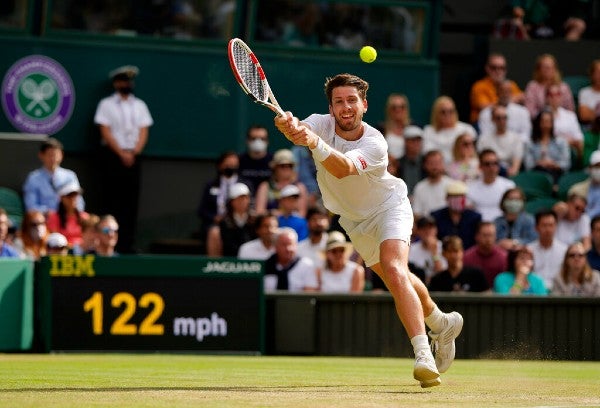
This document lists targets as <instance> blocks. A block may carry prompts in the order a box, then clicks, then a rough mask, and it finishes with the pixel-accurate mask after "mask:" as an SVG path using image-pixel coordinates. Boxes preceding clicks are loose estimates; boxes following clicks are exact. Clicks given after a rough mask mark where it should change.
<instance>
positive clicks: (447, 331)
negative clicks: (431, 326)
mask: <svg viewBox="0 0 600 408" xmlns="http://www.w3.org/2000/svg"><path fill="white" fill-rule="evenodd" d="M445 318H446V325H445V326H444V328H443V329H442V331H441V332H439V333H433V332H431V331H429V337H431V351H432V352H434V353H435V365H436V366H437V368H438V370H439V371H440V373H445V372H446V371H447V370H448V368H450V365H451V364H452V362H453V361H454V355H455V354H456V345H455V343H454V339H456V338H457V337H458V335H459V334H460V332H461V330H462V327H463V318H462V316H461V315H460V313H458V312H452V313H447V314H446V315H445Z"/></svg>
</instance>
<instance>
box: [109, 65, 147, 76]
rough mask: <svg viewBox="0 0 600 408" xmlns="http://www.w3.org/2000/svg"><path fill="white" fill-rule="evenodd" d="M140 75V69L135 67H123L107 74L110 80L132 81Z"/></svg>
mask: <svg viewBox="0 0 600 408" xmlns="http://www.w3.org/2000/svg"><path fill="white" fill-rule="evenodd" d="M139 73H140V69H139V68H138V67H136V66H135V65H123V66H122V67H119V68H115V69H113V70H112V71H110V72H109V73H108V77H109V78H110V79H115V78H116V79H133V78H135V77H136V76H137V75H138V74H139Z"/></svg>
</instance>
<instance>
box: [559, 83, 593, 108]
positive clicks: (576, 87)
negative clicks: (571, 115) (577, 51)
mask: <svg viewBox="0 0 600 408" xmlns="http://www.w3.org/2000/svg"><path fill="white" fill-rule="evenodd" d="M563 82H565V83H566V84H567V85H569V87H570V88H571V92H573V99H574V101H575V106H576V107H577V105H578V103H579V101H578V96H579V95H578V94H579V90H580V89H581V88H583V87H586V86H588V85H589V84H590V78H589V77H588V76H587V75H567V76H565V77H563Z"/></svg>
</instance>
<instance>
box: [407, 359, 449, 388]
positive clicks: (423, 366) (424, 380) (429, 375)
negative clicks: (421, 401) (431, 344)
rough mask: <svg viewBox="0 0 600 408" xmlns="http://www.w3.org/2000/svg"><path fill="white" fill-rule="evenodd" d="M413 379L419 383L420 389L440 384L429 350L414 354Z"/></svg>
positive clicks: (438, 374)
mask: <svg viewBox="0 0 600 408" xmlns="http://www.w3.org/2000/svg"><path fill="white" fill-rule="evenodd" d="M413 377H414V378H415V380H417V381H419V382H421V388H429V387H435V386H436V385H440V384H441V383H442V380H441V379H440V373H439V372H438V369H437V368H436V366H435V361H434V360H433V355H432V354H431V352H430V351H429V350H421V351H418V352H417V353H416V355H415V368H414V370H413Z"/></svg>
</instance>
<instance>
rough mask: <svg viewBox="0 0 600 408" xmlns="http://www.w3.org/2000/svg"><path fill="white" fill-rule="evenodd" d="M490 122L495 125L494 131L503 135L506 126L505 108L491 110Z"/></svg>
mask: <svg viewBox="0 0 600 408" xmlns="http://www.w3.org/2000/svg"><path fill="white" fill-rule="evenodd" d="M492 120H493V121H494V125H496V131H497V132H498V133H504V132H505V131H506V124H507V120H508V115H507V113H506V108H505V107H503V106H496V107H495V108H494V109H493V110H492Z"/></svg>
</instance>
